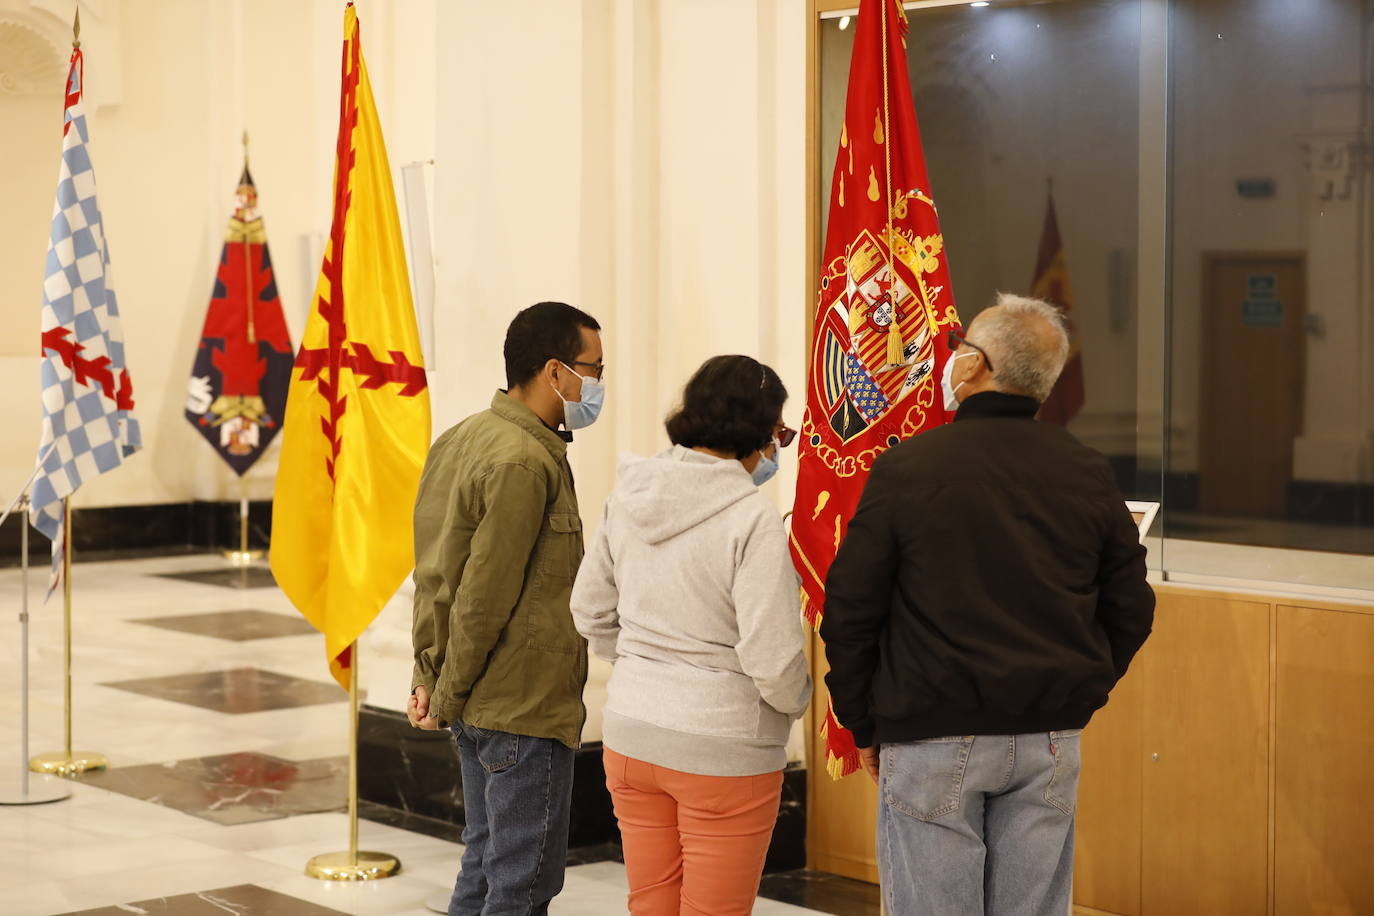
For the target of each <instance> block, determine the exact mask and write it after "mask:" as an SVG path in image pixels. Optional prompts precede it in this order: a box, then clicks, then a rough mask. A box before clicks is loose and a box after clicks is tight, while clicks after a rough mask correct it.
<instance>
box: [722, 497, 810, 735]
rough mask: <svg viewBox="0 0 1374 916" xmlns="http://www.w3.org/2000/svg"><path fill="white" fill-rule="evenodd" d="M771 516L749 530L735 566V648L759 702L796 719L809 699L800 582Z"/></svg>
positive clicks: (784, 539)
mask: <svg viewBox="0 0 1374 916" xmlns="http://www.w3.org/2000/svg"><path fill="white" fill-rule="evenodd" d="M770 511H772V510H771V509H770ZM770 521H772V524H766V523H765V524H761V525H758V526H756V527H755V528H754V530H753V531H752V532H750V534H749V537H748V538H747V539H746V540H745V542H744V544H743V547H742V549H741V555H740V557H739V561H738V564H737V566H736V568H735V578H734V581H733V583H732V584H731V598H732V599H733V601H734V604H735V617H736V621H737V624H738V626H739V642H738V643H737V644H736V647H735V651H736V653H737V654H738V656H739V663H740V668H741V670H743V671H744V673H745V674H746V675H748V676H749V677H750V678H752V679H753V681H754V686H755V687H757V688H758V691H759V695H760V696H762V697H763V701H764V702H765V703H767V704H768V705H769V706H771V707H773V708H774V709H776V710H777V711H778V712H780V713H782V714H783V715H786V716H791V717H792V718H794V719H795V718H797V717H798V716H800V715H801V714H802V713H803V712H805V711H806V707H807V704H809V703H810V702H811V675H810V674H809V673H808V672H807V665H806V648H805V643H806V639H805V631H804V630H803V629H802V620H801V586H800V583H799V582H798V580H797V573H796V570H794V569H793V567H792V558H791V556H790V555H789V554H788V551H787V534H786V532H785V531H784V530H783V527H782V524H781V523H780V522H779V521H777V519H776V513H775V514H774V518H773V519H771V520H770Z"/></svg>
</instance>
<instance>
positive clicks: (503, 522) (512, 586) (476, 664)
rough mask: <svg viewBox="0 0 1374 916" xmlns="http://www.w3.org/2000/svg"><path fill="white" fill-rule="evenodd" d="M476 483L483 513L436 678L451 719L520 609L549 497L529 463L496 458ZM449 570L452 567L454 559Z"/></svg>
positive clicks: (444, 715) (459, 712)
mask: <svg viewBox="0 0 1374 916" xmlns="http://www.w3.org/2000/svg"><path fill="white" fill-rule="evenodd" d="M478 488H479V491H480V494H481V517H480V519H479V520H478V522H477V526H476V528H475V529H474V530H473V532H472V538H471V541H470V544H469V552H468V560H467V563H466V564H465V566H464V567H463V571H462V579H461V581H460V582H458V584H457V588H456V590H455V591H454V598H453V605H452V608H451V610H450V612H449V631H448V646H447V649H446V651H445V653H444V663H443V667H442V668H441V669H440V671H439V677H438V681H437V683H436V694H437V695H438V697H439V698H440V700H441V701H442V703H443V705H442V707H441V708H440V713H441V714H442V715H441V717H442V718H444V719H445V720H446V721H448V722H454V721H456V720H457V719H459V718H460V717H461V715H462V711H463V707H464V706H465V705H466V704H467V698H468V695H469V694H470V693H471V692H472V685H473V684H474V683H475V682H476V681H477V679H478V678H479V677H480V676H481V675H482V672H483V671H485V670H486V667H487V659H488V657H489V656H490V655H491V652H492V649H494V648H495V647H496V641H497V640H498V639H499V638H500V636H501V633H502V631H503V630H505V628H506V626H507V624H509V623H510V619H511V615H512V614H513V613H514V612H515V605H516V603H517V602H518V601H519V599H520V593H521V591H522V590H523V589H524V587H525V571H526V568H527V567H528V566H529V562H530V556H531V554H533V553H534V546H535V544H536V543H537V542H538V540H539V534H540V532H541V531H542V530H543V527H544V514H545V507H546V505H547V501H548V482H547V481H546V480H545V479H544V475H543V474H542V473H540V472H539V471H537V470H533V469H531V468H528V467H526V466H525V465H523V464H517V463H508V464H498V465H495V466H494V467H492V468H491V470H489V471H488V472H487V474H486V475H485V476H484V477H483V478H482V480H481V481H480V482H479V487H478ZM447 574H448V575H453V574H454V573H453V571H452V569H451V567H450V569H449V570H448V571H447ZM436 612H440V609H438V608H436Z"/></svg>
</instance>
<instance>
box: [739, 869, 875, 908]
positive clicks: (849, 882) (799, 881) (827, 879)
mask: <svg viewBox="0 0 1374 916" xmlns="http://www.w3.org/2000/svg"><path fill="white" fill-rule="evenodd" d="M759 896H760V897H766V898H767V899H769V900H777V901H779V902H781V903H790V904H792V905H793V906H801V907H806V908H808V909H812V910H817V911H819V912H822V913H831V914H834V916H878V914H879V911H880V907H879V902H880V900H881V896H880V894H879V893H878V886H877V885H876V884H867V883H865V882H863V881H855V880H853V879H851V878H841V877H840V876H839V875H831V874H827V873H825V872H820V871H807V870H805V869H799V870H797V871H784V872H778V873H777V874H772V875H764V876H763V883H762V884H761V885H760V886H759Z"/></svg>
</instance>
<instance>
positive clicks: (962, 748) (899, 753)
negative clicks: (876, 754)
mask: <svg viewBox="0 0 1374 916" xmlns="http://www.w3.org/2000/svg"><path fill="white" fill-rule="evenodd" d="M972 747H973V738H971V737H952V738H928V739H926V740H924V741H913V742H910V743H905V744H885V745H883V750H882V792H883V801H884V802H885V803H886V804H887V806H888V807H889V808H891V809H892V810H894V811H899V812H901V813H902V814H905V815H907V816H908V817H914V818H916V819H917V820H922V821H933V820H936V819H937V818H941V817H944V816H945V815H946V814H952V813H953V812H955V811H958V810H959V802H960V798H961V796H962V794H963V790H964V771H965V769H967V767H968V756H969V751H970V750H971V749H972Z"/></svg>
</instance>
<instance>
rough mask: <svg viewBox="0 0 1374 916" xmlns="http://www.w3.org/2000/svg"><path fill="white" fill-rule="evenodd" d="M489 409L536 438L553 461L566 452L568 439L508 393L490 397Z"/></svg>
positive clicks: (563, 455)
mask: <svg viewBox="0 0 1374 916" xmlns="http://www.w3.org/2000/svg"><path fill="white" fill-rule="evenodd" d="M491 411H492V413H494V414H496V415H497V416H498V417H501V418H502V419H503V420H509V421H510V422H512V423H514V424H515V425H516V426H518V427H520V428H521V429H523V430H524V431H525V432H527V433H529V434H530V435H531V436H533V437H534V438H536V439H538V440H539V444H540V445H542V446H544V448H546V449H548V452H549V454H550V455H552V456H553V457H554V460H555V461H559V460H562V459H563V458H564V457H565V456H566V455H567V454H568V441H567V440H565V439H564V438H563V437H562V436H560V435H559V434H558V432H557V431H556V430H553V429H550V428H549V426H548V424H547V423H545V422H544V421H543V420H541V419H540V418H539V415H538V414H536V413H535V412H534V411H532V410H530V409H529V408H528V407H526V406H525V405H524V404H521V403H520V402H519V401H517V400H516V399H515V398H513V397H511V396H510V395H509V394H508V393H506V392H504V391H498V392H496V394H495V395H494V396H493V397H492V399H491Z"/></svg>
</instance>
